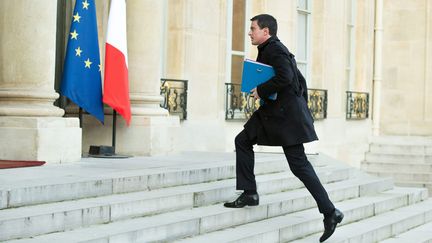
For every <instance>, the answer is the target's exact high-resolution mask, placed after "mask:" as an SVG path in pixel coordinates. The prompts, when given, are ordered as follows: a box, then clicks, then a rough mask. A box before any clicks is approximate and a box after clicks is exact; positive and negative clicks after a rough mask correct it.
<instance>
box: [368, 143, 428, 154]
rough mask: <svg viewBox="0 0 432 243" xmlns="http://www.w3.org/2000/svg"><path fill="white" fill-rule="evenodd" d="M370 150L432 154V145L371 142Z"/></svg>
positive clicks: (386, 152) (385, 152) (387, 152)
mask: <svg viewBox="0 0 432 243" xmlns="http://www.w3.org/2000/svg"><path fill="white" fill-rule="evenodd" d="M369 151H370V152H372V153H376V154H406V155H432V145H391V144H377V143H371V144H370V146H369Z"/></svg>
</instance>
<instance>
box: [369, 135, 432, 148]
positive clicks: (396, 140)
mask: <svg viewBox="0 0 432 243" xmlns="http://www.w3.org/2000/svg"><path fill="white" fill-rule="evenodd" d="M371 142H372V143H374V144H388V145H420V146H431V145H432V137H425V136H377V137H372V141H371Z"/></svg>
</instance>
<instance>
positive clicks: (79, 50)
mask: <svg viewBox="0 0 432 243" xmlns="http://www.w3.org/2000/svg"><path fill="white" fill-rule="evenodd" d="M101 82H102V81H101V65H100V57H99V43H98V33H97V21H96V7H95V2H94V0H77V1H76V3H75V9H74V12H73V17H72V24H71V28H70V32H69V38H68V44H67V50H66V58H65V63H64V70H63V77H62V83H61V88H60V91H61V94H62V95H64V96H66V97H68V98H69V99H70V100H72V101H73V102H74V103H75V104H77V105H78V106H79V107H81V108H83V109H84V110H86V111H87V112H88V113H90V114H91V115H93V116H95V117H96V118H97V119H98V120H100V121H101V122H102V123H103V122H104V112H103V103H102V84H101Z"/></svg>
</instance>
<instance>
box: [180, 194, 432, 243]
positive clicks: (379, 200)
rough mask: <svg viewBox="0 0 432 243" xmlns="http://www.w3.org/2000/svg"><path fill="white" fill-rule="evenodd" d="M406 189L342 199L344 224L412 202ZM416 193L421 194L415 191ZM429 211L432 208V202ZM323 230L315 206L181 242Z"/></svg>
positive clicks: (287, 237) (273, 238) (281, 238)
mask: <svg viewBox="0 0 432 243" xmlns="http://www.w3.org/2000/svg"><path fill="white" fill-rule="evenodd" d="M403 191H405V192H409V193H413V191H412V190H411V189H400V188H397V189H395V190H391V191H388V192H385V193H381V194H378V195H374V196H365V197H360V198H356V199H352V200H348V201H343V202H340V203H337V204H336V207H338V208H340V209H341V210H342V211H343V212H344V214H345V218H344V221H343V222H342V223H343V224H347V223H351V222H355V221H358V220H362V219H364V218H367V217H372V216H375V215H380V214H383V213H385V212H388V211H389V210H393V209H397V208H401V207H404V206H406V205H409V199H408V198H409V196H407V194H404V192H403ZM414 194H416V195H419V194H422V193H421V191H416V192H414ZM420 198H421V196H418V197H417V199H416V200H412V201H411V203H416V202H418V201H417V200H420ZM429 210H430V211H432V205H431V207H430V209H429ZM322 230H323V225H322V215H321V214H319V213H317V211H316V209H309V210H304V211H299V212H295V213H291V214H287V215H283V216H278V217H274V218H270V219H266V220H261V221H258V222H254V223H249V224H245V225H240V226H237V227H233V228H228V229H225V230H220V231H215V232H211V233H208V234H203V235H198V236H194V237H190V238H185V239H182V240H179V241H178V242H191V243H192V242H290V241H292V240H296V239H299V238H301V237H304V236H306V235H310V234H314V233H317V232H322ZM318 238H319V236H318V237H314V238H313V239H310V240H309V241H307V242H316V241H317V240H318Z"/></svg>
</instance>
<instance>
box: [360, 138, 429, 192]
mask: <svg viewBox="0 0 432 243" xmlns="http://www.w3.org/2000/svg"><path fill="white" fill-rule="evenodd" d="M362 169H364V170H365V171H366V172H368V173H370V174H373V175H377V176H381V177H392V178H393V179H394V182H395V184H396V185H398V186H408V187H425V188H428V189H429V194H430V195H432V138H427V137H377V138H374V140H373V142H372V143H371V144H370V150H369V152H367V153H366V156H365V161H363V162H362Z"/></svg>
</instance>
